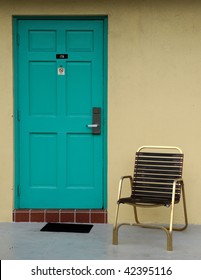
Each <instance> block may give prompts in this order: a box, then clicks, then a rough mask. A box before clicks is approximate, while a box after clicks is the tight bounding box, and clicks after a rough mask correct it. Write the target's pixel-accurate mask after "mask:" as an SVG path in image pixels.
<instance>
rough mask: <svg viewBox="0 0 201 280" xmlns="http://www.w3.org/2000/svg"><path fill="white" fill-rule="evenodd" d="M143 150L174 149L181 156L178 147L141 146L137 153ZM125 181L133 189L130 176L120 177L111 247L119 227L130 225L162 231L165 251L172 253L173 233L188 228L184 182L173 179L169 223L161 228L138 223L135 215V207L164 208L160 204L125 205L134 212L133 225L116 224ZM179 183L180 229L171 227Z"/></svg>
mask: <svg viewBox="0 0 201 280" xmlns="http://www.w3.org/2000/svg"><path fill="white" fill-rule="evenodd" d="M143 149H171V150H172V149H175V150H177V151H178V152H179V153H181V154H182V150H181V149H180V148H178V147H171V146H142V147H140V148H139V149H138V150H137V152H140V151H141V150H143ZM125 179H129V180H130V187H131V190H132V187H133V181H132V180H133V178H132V176H122V177H121V179H120V182H119V190H118V200H117V206H116V214H115V221H114V226H113V245H118V230H119V228H120V227H121V226H123V225H131V226H140V227H143V228H152V229H161V230H163V231H165V233H166V236H167V250H168V251H172V250H173V236H172V235H173V231H183V230H185V229H186V228H187V226H188V218H187V208H186V198H185V191H184V181H183V179H182V178H179V179H175V180H174V181H173V185H172V201H171V205H170V208H171V212H170V221H169V226H167V227H166V226H162V225H160V224H159V225H158V224H156V225H153V224H147V223H141V222H140V221H139V218H138V214H137V207H144V208H151V207H160V206H164V205H162V204H159V205H156V204H147V203H146V204H143V203H142V204H141V203H136V204H134V203H131V204H129V203H127V205H128V204H129V205H131V206H133V210H134V218H135V223H134V224H130V223H121V224H117V220H118V215H119V206H120V203H119V202H118V201H119V199H120V198H121V193H122V188H123V182H124V180H125ZM178 182H180V183H181V194H182V197H183V212H184V225H183V226H181V227H173V219H174V206H175V192H176V184H177V183H178Z"/></svg>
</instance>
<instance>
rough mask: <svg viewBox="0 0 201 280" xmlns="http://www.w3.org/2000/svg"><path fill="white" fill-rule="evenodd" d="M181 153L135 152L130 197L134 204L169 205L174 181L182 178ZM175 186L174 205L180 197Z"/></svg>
mask: <svg viewBox="0 0 201 280" xmlns="http://www.w3.org/2000/svg"><path fill="white" fill-rule="evenodd" d="M182 169H183V154H182V153H170V152H167V153H157V152H137V153H136V158H135V167H134V176H133V188H132V195H131V197H132V198H133V199H134V200H135V202H136V203H150V204H162V205H166V206H168V205H170V204H171V201H172V188H173V182H174V180H175V179H179V178H182ZM180 184H181V183H180V182H179V183H177V185H176V194H175V203H178V202H179V200H180V195H181V185H180Z"/></svg>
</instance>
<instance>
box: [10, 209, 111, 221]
mask: <svg viewBox="0 0 201 280" xmlns="http://www.w3.org/2000/svg"><path fill="white" fill-rule="evenodd" d="M13 221H14V222H41V223H42V222H48V223H50V222H55V223H103V224H106V223H107V210H103V209H100V210H99V209H97V210H94V209H86V210H85V209H83V210H77V209H72V210H71V209H14V210H13Z"/></svg>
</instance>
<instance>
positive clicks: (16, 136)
mask: <svg viewBox="0 0 201 280" xmlns="http://www.w3.org/2000/svg"><path fill="white" fill-rule="evenodd" d="M30 19H32V20H34V19H35V20H48V19H52V20H62V19H63V20H70V19H75V20H102V21H103V36H104V37H103V52H104V53H103V59H104V61H103V83H104V84H103V120H104V122H103V129H102V133H103V163H104V166H103V209H107V163H108V156H107V154H108V153H107V123H108V122H107V103H108V102H107V100H108V98H107V96H108V82H107V80H108V17H107V16H13V64H14V68H13V69H14V75H13V84H14V86H13V90H14V95H13V96H14V209H20V198H19V197H20V152H19V151H20V139H19V138H20V126H19V121H20V115H19V112H20V111H19V89H18V69H19V57H18V45H19V44H20V38H19V36H18V22H19V20H30Z"/></svg>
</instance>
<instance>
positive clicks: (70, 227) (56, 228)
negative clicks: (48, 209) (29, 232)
mask: <svg viewBox="0 0 201 280" xmlns="http://www.w3.org/2000/svg"><path fill="white" fill-rule="evenodd" d="M92 227H93V225H90V224H89V225H88V224H67V223H47V224H46V225H45V226H44V227H43V228H42V229H41V230H40V231H52V232H79V233H89V232H90V230H91V229H92Z"/></svg>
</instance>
